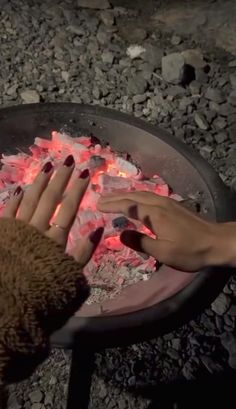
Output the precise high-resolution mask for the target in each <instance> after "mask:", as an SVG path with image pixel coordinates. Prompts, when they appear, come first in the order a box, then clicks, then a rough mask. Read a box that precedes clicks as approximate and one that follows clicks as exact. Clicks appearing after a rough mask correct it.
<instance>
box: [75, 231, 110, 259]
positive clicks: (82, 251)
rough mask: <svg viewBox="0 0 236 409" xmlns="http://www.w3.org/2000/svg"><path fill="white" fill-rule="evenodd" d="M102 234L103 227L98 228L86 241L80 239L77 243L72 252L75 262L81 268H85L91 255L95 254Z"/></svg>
mask: <svg viewBox="0 0 236 409" xmlns="http://www.w3.org/2000/svg"><path fill="white" fill-rule="evenodd" d="M103 232H104V228H103V227H99V228H98V229H96V230H95V231H94V232H92V233H91V234H90V236H89V237H88V238H86V239H81V240H79V241H78V243H77V246H76V247H75V248H74V250H73V254H72V255H73V256H74V258H75V260H76V261H78V262H79V263H80V264H81V266H85V264H87V263H88V261H89V260H90V259H91V257H92V255H93V253H94V252H95V250H96V248H97V246H98V244H99V243H100V241H101V238H102V235H103Z"/></svg>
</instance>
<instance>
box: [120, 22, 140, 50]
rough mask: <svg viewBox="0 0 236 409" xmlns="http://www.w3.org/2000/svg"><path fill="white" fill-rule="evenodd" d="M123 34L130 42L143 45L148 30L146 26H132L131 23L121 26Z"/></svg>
mask: <svg viewBox="0 0 236 409" xmlns="http://www.w3.org/2000/svg"><path fill="white" fill-rule="evenodd" d="M119 32H120V34H121V36H122V37H123V38H124V39H125V40H126V41H127V42H129V43H131V44H132V43H133V44H140V45H143V40H145V38H147V32H146V30H145V29H144V28H139V27H132V28H131V27H130V25H129V24H124V25H122V26H120V27H119Z"/></svg>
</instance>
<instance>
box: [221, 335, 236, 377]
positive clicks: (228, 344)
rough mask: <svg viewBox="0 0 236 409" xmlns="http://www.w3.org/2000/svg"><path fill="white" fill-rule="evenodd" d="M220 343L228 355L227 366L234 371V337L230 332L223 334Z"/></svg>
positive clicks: (235, 339)
mask: <svg viewBox="0 0 236 409" xmlns="http://www.w3.org/2000/svg"><path fill="white" fill-rule="evenodd" d="M221 343H222V345H223V347H224V348H225V349H226V350H227V351H228V353H229V360H228V363H229V365H230V366H231V368H233V369H236V337H235V336H234V335H233V333H232V332H224V334H223V335H222V336H221Z"/></svg>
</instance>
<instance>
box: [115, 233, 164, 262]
mask: <svg viewBox="0 0 236 409" xmlns="http://www.w3.org/2000/svg"><path fill="white" fill-rule="evenodd" d="M120 239H121V242H122V243H123V244H125V245H126V246H128V247H130V248H131V249H133V250H135V251H139V252H142V253H146V254H148V255H149V256H152V257H154V258H158V245H157V242H158V241H157V240H154V239H152V238H151V237H149V236H146V235H145V234H142V233H140V232H137V231H136V230H126V231H124V232H122V234H121V236H120ZM158 259H159V258H158Z"/></svg>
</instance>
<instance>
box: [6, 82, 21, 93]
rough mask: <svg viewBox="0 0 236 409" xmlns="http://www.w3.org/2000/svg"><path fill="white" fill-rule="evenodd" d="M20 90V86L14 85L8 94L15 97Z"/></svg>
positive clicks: (8, 89)
mask: <svg viewBox="0 0 236 409" xmlns="http://www.w3.org/2000/svg"><path fill="white" fill-rule="evenodd" d="M18 88H19V85H18V84H14V85H12V86H11V87H9V88H7V91H6V94H7V95H14V94H16V91H17V89H18Z"/></svg>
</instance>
